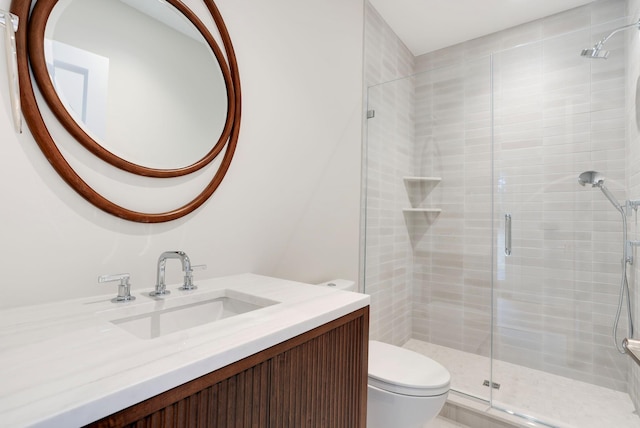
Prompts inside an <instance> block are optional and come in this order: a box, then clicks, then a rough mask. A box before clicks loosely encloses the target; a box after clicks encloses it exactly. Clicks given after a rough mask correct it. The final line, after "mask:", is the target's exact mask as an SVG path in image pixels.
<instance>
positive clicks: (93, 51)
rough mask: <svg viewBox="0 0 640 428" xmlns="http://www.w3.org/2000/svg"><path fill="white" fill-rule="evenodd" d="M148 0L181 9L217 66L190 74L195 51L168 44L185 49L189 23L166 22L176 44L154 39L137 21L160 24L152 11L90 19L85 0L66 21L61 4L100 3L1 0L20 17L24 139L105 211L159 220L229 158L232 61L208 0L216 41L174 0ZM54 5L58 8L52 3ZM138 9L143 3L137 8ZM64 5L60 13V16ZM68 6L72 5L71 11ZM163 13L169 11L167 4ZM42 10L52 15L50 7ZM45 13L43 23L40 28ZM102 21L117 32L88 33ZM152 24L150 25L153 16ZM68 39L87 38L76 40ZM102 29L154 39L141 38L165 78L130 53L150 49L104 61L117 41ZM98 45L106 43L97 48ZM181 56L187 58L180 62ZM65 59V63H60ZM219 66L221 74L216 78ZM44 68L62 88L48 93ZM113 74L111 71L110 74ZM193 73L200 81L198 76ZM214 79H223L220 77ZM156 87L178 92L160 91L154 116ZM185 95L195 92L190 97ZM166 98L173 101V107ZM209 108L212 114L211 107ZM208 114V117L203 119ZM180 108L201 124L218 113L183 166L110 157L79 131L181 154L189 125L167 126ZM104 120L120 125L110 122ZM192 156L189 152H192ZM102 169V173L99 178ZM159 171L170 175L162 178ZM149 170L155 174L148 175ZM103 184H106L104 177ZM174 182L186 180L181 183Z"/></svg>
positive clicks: (213, 181)
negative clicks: (203, 145)
mask: <svg viewBox="0 0 640 428" xmlns="http://www.w3.org/2000/svg"><path fill="white" fill-rule="evenodd" d="M104 1H106V3H109V4H110V5H112V6H114V4H116V3H118V2H120V3H122V4H121V5H120V4H118V6H117V7H116V9H117V8H120V7H121V6H122V7H128V6H126V4H131V5H136V6H138V5H141V4H143V2H145V1H147V0H108V1H107V0H104ZM153 1H154V2H155V1H156V0H153ZM157 1H158V2H160V3H162V4H164V5H165V7H168V8H170V10H173V9H171V8H174V9H175V10H177V11H179V12H180V14H181V15H178V16H182V17H184V18H186V19H187V21H189V23H191V25H192V26H193V27H195V28H196V29H197V32H198V33H199V34H200V35H201V36H202V37H203V39H204V40H205V41H206V44H207V45H208V47H209V49H210V51H209V55H208V57H209V59H210V57H211V55H210V53H211V52H213V55H214V57H215V59H216V61H217V64H218V67H219V68H218V67H215V66H214V67H213V68H214V69H213V70H211V68H210V69H209V71H208V72H207V71H206V70H205V72H204V73H203V74H193V73H194V70H192V69H193V68H200V67H201V64H200V63H196V62H195V61H200V60H202V58H199V59H198V60H195V59H193V58H192V57H189V58H188V59H185V60H183V59H180V58H181V57H179V56H176V55H174V54H175V51H176V50H185V51H186V50H191V49H194V50H195V49H196V48H195V46H196V45H199V44H201V43H199V42H198V43H194V41H193V37H192V36H191V35H189V34H190V33H191V30H187V31H186V32H185V31H184V30H181V31H176V27H177V26H178V24H177V21H176V22H174V23H172V24H171V25H169V27H171V28H172V30H171V31H173V33H172V34H173V36H172V38H181V39H183V40H184V39H185V38H189V39H191V40H190V41H189V42H188V43H187V45H179V46H180V47H177V46H178V45H176V44H175V43H174V42H173V41H171V40H164V41H163V40H161V41H160V42H158V40H156V39H158V38H159V37H161V36H158V35H157V34H152V33H151V31H150V30H149V29H148V25H147V24H149V23H148V22H147V21H149V20H150V19H151V18H149V17H150V16H152V17H153V20H155V21H158V22H163V23H164V22H165V21H164V18H161V17H159V16H157V15H155V14H152V15H147V16H146V18H144V19H146V20H147V21H144V22H145V23H141V22H140V21H138V20H134V19H132V16H133V15H141V14H142V13H141V11H140V8H139V7H136V8H132V7H129V9H128V12H127V13H126V15H125V16H122V15H119V14H116V13H113V11H114V9H105V10H103V14H102V15H101V16H100V18H99V19H98V20H97V21H95V20H93V21H92V20H89V19H88V16H89V15H90V14H91V13H90V12H93V11H95V10H94V7H89V10H83V9H80V15H81V16H82V19H80V20H79V19H77V16H76V17H75V21H76V23H77V25H78V27H75V28H74V27H70V28H66V27H65V25H64V24H63V23H64V22H66V20H71V18H73V17H74V13H73V12H69V10H68V9H69V8H72V7H75V6H77V7H82V6H85V5H89V4H91V5H94V6H95V7H96V8H97V7H99V6H97V5H100V4H102V5H104V4H106V3H100V2H99V1H98V0H74V1H73V2H71V1H69V0H36V1H33V0H11V11H12V13H15V14H16V15H17V16H18V17H20V19H21V20H22V21H21V22H23V23H24V24H26V25H24V24H23V25H20V26H19V28H18V32H17V34H16V46H17V60H18V75H19V80H20V99H21V101H22V106H23V109H22V110H23V113H24V118H25V121H26V122H27V124H28V125H29V129H30V130H31V134H32V135H33V138H34V139H35V141H36V142H37V143H38V146H39V147H40V150H41V151H42V153H43V155H44V156H45V157H46V158H47V160H48V161H49V163H50V164H51V166H52V167H53V168H54V169H55V170H56V172H57V173H58V174H59V175H60V177H61V178H62V179H63V180H64V181H65V182H66V183H67V184H68V185H69V186H71V187H72V188H73V189H74V190H75V191H76V192H77V193H78V194H79V195H81V196H82V197H83V198H84V199H86V200H87V201H88V202H90V203H91V204H93V205H94V206H96V207H98V208H99V209H101V210H103V211H104V212H106V213H109V214H111V215H114V216H117V217H120V218H123V219H126V220H129V221H135V222H140V223H160V222H167V221H171V220H176V219H179V218H181V217H184V216H186V215H187V214H189V213H192V212H193V211H195V210H196V209H198V208H199V207H201V206H202V205H203V204H204V203H205V202H206V201H207V200H208V199H209V198H210V197H211V195H213V193H214V192H215V191H216V189H217V188H218V186H220V183H221V182H222V180H223V179H224V177H225V175H226V173H227V171H228V170H229V167H230V165H231V161H232V159H233V155H234V153H235V150H236V146H237V143H238V135H239V132H240V121H241V115H242V114H241V113H242V105H241V104H242V103H241V101H242V96H241V89H240V77H239V72H238V63H237V61H236V57H235V52H234V48H233V44H232V42H231V37H230V36H229V32H228V31H227V27H226V25H225V23H224V20H223V18H222V15H221V14H220V11H219V10H218V8H217V6H216V4H215V2H214V1H213V0H202V3H203V5H204V6H205V7H206V10H207V11H208V12H209V13H210V15H211V16H210V18H212V21H210V22H211V23H212V24H213V25H215V31H214V32H215V33H216V35H217V37H218V38H219V40H220V41H221V43H222V48H223V49H221V47H220V46H219V45H218V43H217V42H216V36H214V35H213V34H211V32H210V31H209V28H208V27H207V26H206V25H205V24H204V23H203V22H202V21H201V20H200V18H198V16H197V15H196V14H195V13H194V12H193V11H192V10H191V9H189V8H188V7H187V6H186V5H185V4H184V3H183V2H182V1H181V0H157ZM125 2H126V4H125ZM76 3H77V4H76ZM57 6H60V7H59V8H57ZM114 7H115V6H114ZM54 9H55V10H54ZM72 10H73V9H72ZM144 10H145V11H147V10H148V9H147V8H144ZM68 13H69V15H68V16H65V15H67V14H68ZM75 13H76V14H78V12H77V11H76V12H75ZM172 13H174V14H175V11H174V12H172ZM52 14H53V16H51V15H52ZM129 15H131V16H129ZM50 18H51V20H52V23H51V27H50V28H49V26H48V24H49V19H50ZM180 19H183V18H180ZM104 24H108V25H109V26H110V27H113V28H117V29H118V31H117V32H113V33H101V36H99V37H98V36H94V35H93V34H92V31H93V30H94V28H95V27H100V26H101V25H102V26H103V27H106V25H104ZM149 25H150V24H149ZM154 25H158V24H157V23H154ZM165 26H167V25H165ZM187 27H189V25H188V26H187ZM147 30H149V31H147ZM67 31H69V32H71V34H73V37H70V36H69V35H65V32H67ZM165 31H167V29H165ZM58 34H60V36H58ZM123 34H124V36H123ZM58 37H60V38H58ZM45 38H48V39H50V42H47V43H45ZM78 38H80V39H83V38H84V39H87V40H78ZM109 38H112V39H118V40H119V43H120V44H119V45H118V46H126V45H127V44H128V45H137V46H141V45H140V40H138V39H142V40H147V39H149V40H155V41H156V43H155V44H149V45H146V46H147V48H146V49H148V50H150V51H154V52H156V54H157V56H156V61H158V64H159V67H160V69H162V70H164V69H166V70H168V71H169V74H168V75H169V76H172V77H173V79H167V78H166V76H165V75H164V74H163V73H161V72H160V71H159V70H158V69H157V68H156V67H148V66H144V65H142V64H140V63H139V57H146V56H148V54H149V53H150V52H132V51H119V52H118V53H117V54H116V56H117V55H121V56H123V57H126V60H127V61H128V62H129V64H127V65H126V68H125V70H118V69H117V68H116V67H114V64H115V63H116V62H118V61H117V60H116V56H113V55H110V54H109V53H110V52H109V51H116V50H117V49H116V45H115V44H113V43H111V45H110V47H109V45H108V44H107V43H106V39H109ZM91 39H97V40H94V41H96V42H97V44H94V45H91V44H87V43H86V42H89V41H90V40H91ZM104 46H107V47H108V48H106V49H99V48H98V47H104ZM185 46H191V47H185ZM45 50H46V51H48V52H49V53H53V54H55V55H52V56H50V57H49V64H47V60H45ZM79 51H83V53H82V57H83V59H82V60H78V59H75V57H76V56H77V53H78V52H79ZM58 52H60V54H59V55H60V57H59V58H58V57H57V56H56V55H58ZM69 58H72V60H70V59H69ZM78 61H80V65H81V66H82V67H81V68H84V70H78V68H76V67H74V64H76V65H77V63H78ZM186 61H192V62H190V63H185V62H186ZM65 62H66V63H67V64H64V63H65ZM194 63H195V64H196V66H194ZM220 75H221V76H222V79H219V76H220ZM32 76H33V77H34V78H35V81H36V82H37V88H38V89H39V91H40V95H41V98H42V99H44V100H45V101H46V103H43V102H41V101H40V100H39V97H37V96H36V95H37V94H36V86H35V85H33V84H32V80H31V77H32ZM52 76H53V79H54V80H55V82H56V84H58V83H60V85H64V94H62V95H58V93H57V92H56V90H55V88H54V86H53V83H52ZM116 76H119V77H118V78H117V79H116V78H115V77H116ZM134 76H138V77H139V76H141V77H142V80H140V81H138V82H136V83H133V80H132V79H133V77H134ZM212 77H213V78H216V77H218V82H217V83H214V84H213V86H212V87H211V88H213V89H210V87H209V86H208V85H209V81H210V80H211V79H212ZM198 79H200V80H199V81H198ZM220 80H222V82H223V83H220ZM185 81H189V82H187V83H194V82H195V83H196V85H197V86H190V85H188V84H187V85H185V84H184V83H185ZM96 82H98V83H96ZM100 82H102V83H100ZM104 82H106V90H105V88H104V87H102V88H101V87H98V88H93V87H92V88H89V86H90V85H98V86H101V85H102V86H105V83H104ZM159 82H160V83H159ZM180 84H182V85H180ZM118 85H121V86H122V87H123V88H124V89H121V90H120V91H116V92H120V93H124V94H126V99H125V100H122V99H118V100H113V98H114V95H113V91H112V89H113V87H114V86H118ZM221 85H224V89H222V88H221ZM138 86H140V87H143V88H145V87H146V88H152V89H151V91H150V92H149V90H148V91H147V92H137V91H139V89H140V88H138ZM203 88H207V89H205V91H206V92H209V94H212V93H214V94H215V93H218V92H224V97H222V98H223V99H224V101H223V102H218V101H219V99H218V98H216V101H210V100H211V99H209V101H205V100H204V99H203V100H201V99H200V98H201V97H200V96H201V93H202V92H205V91H203ZM139 94H140V95H139ZM165 94H171V96H177V97H182V98H171V96H170V97H168V99H170V100H171V101H169V102H167V103H165V104H164V106H165V107H164V109H170V108H172V107H174V108H173V111H172V113H171V114H169V115H165V116H160V113H162V112H160V111H157V108H156V107H157V105H156V104H157V103H160V101H159V100H160V97H161V96H165ZM143 97H147V98H151V100H152V103H151V104H148V103H143V102H142V101H144V100H143V99H142V98H143ZM89 98H91V100H89ZM61 99H64V101H65V103H66V104H64V105H63V103H62V101H61ZM194 99H195V100H197V101H195V102H194ZM114 102H115V103H118V104H117V105H118V106H119V108H118V110H117V111H114V112H111V111H110V109H111V108H112V107H111V104H112V103H114ZM154 103H156V104H154ZM172 103H173V105H172ZM194 103H195V104H196V106H195V107H192V106H191V105H192V104H194ZM176 106H179V107H178V108H175V107H176ZM47 107H48V110H47ZM119 109H126V111H127V113H126V114H125V115H124V116H126V117H123V115H122V114H119ZM164 109H160V110H164ZM203 110H204V112H203ZM185 112H186V114H185ZM218 112H221V113H220V114H218ZM72 115H73V116H72ZM212 115H215V117H216V118H218V119H214V120H212V117H211V116H212ZM112 116H113V117H112ZM131 116H135V117H133V118H132V117H131ZM181 116H184V117H188V119H189V120H191V121H195V122H200V123H206V124H211V123H212V122H214V121H215V120H221V121H223V122H224V125H223V126H222V128H223V129H222V131H221V132H220V131H219V128H220V125H217V127H216V128H218V129H217V130H216V131H215V132H214V134H216V135H208V139H207V140H208V141H209V143H208V144H207V150H208V152H207V154H206V155H205V157H203V158H201V159H199V160H198V161H197V162H195V163H192V164H191V165H189V166H187V167H182V168H180V167H178V168H169V169H160V168H154V167H147V166H141V165H138V164H135V163H132V162H129V161H127V160H125V159H123V158H120V157H118V156H115V155H114V154H113V153H111V152H110V151H108V150H106V149H105V148H104V147H102V146H101V145H99V144H98V143H97V142H96V141H95V140H94V139H92V138H90V137H89V133H90V134H91V135H93V136H95V138H96V139H100V140H101V141H104V144H105V145H108V146H109V148H110V150H114V151H115V150H120V151H121V152H120V153H125V152H127V151H131V152H132V153H135V152H136V151H137V152H142V151H143V150H142V149H140V148H136V147H135V144H137V143H138V142H139V141H143V142H146V144H147V147H151V148H152V151H153V152H156V151H162V150H165V147H164V146H170V147H169V148H170V149H171V150H173V151H171V152H169V153H170V154H169V155H165V156H169V157H171V158H176V157H179V156H181V155H182V152H183V151H190V149H186V148H185V146H186V145H189V144H188V142H189V141H191V140H192V139H195V138H194V137H193V135H192V132H195V131H194V130H193V129H191V125H192V123H191V122H189V126H187V127H186V128H185V127H183V128H180V129H179V130H177V131H169V125H171V124H172V123H174V122H178V121H180V120H183V119H184V118H183V117H181ZM222 116H226V118H225V119H224V120H222V119H219V118H220V117H222ZM45 117H46V118H47V119H48V120H55V119H57V120H58V121H59V123H54V122H50V125H51V127H49V126H47V123H46V121H45ZM74 118H76V120H77V121H78V122H82V126H80V125H79V124H78V122H76V121H75V120H74ZM149 118H151V119H149ZM132 119H133V120H132ZM112 120H114V121H115V120H126V121H127V122H126V123H127V126H131V127H133V126H134V125H136V126H137V125H140V124H142V126H141V127H139V128H137V129H136V130H129V129H124V128H126V126H125V127H123V126H122V125H119V124H112V123H111V122H112ZM185 123H186V122H185ZM218 123H220V122H218ZM112 126H113V127H119V128H121V129H119V130H117V131H112ZM211 129H212V128H208V130H204V131H202V130H201V131H198V132H200V133H201V134H202V135H205V134H207V133H210V132H212V131H211ZM85 130H86V131H85ZM158 130H160V131H158ZM170 132H173V134H172V135H173V137H171V138H169V139H160V135H166V134H169V133H170ZM112 133H113V134H122V135H125V136H127V137H129V139H128V140H125V141H126V143H125V145H120V146H117V148H112V147H114V146H113V141H120V140H118V139H115V140H113V139H112V135H111V134H112ZM133 134H137V135H139V138H137V139H136V138H131V135H133ZM149 136H150V137H149ZM74 140H75V141H76V142H78V143H80V144H67V142H73V141H74ZM131 146H133V147H131ZM84 149H86V150H84ZM76 150H78V151H79V153H82V155H80V156H74V155H73V152H74V151H76ZM196 151H197V150H196ZM63 153H64V154H63ZM79 153H76V154H79ZM123 156H124V155H123ZM132 156H133V155H132ZM192 156H193V158H198V157H199V156H201V155H200V154H195V155H192ZM143 158H144V159H145V162H148V163H149V164H156V163H158V164H160V163H162V164H163V165H164V164H165V163H163V162H167V160H166V159H163V160H156V158H153V159H151V160H149V159H148V158H147V156H146V154H144V155H143ZM188 162H192V160H185V161H180V162H178V163H175V164H174V165H178V164H180V165H182V164H184V163H188ZM114 167H116V168H114ZM105 177H107V178H108V179H109V180H110V181H109V180H105V179H104V178H105ZM169 177H171V179H169V180H165V179H164V178H169ZM158 178H163V179H162V180H158ZM105 183H109V184H105ZM110 183H113V184H114V185H113V186H111V185H110ZM183 184H185V185H188V186H187V187H183ZM105 186H106V187H105ZM116 187H117V188H116ZM130 189H135V190H136V191H138V194H139V193H140V192H142V193H143V194H144V195H147V193H152V192H153V191H154V190H157V192H156V195H155V197H154V198H152V199H153V201H155V200H157V199H162V200H163V202H164V203H163V204H162V205H161V206H157V205H150V204H149V203H144V201H142V200H138V199H135V203H134V202H131V199H123V196H129V194H130V193H131V192H130ZM185 190H187V192H185ZM140 199H143V198H140Z"/></svg>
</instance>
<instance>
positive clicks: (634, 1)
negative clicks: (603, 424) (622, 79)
mask: <svg viewBox="0 0 640 428" xmlns="http://www.w3.org/2000/svg"><path fill="white" fill-rule="evenodd" d="M628 16H629V19H630V20H631V21H636V20H638V19H639V18H640V0H629V2H628ZM627 43H628V45H627V48H628V49H629V53H632V52H635V54H629V55H627V86H626V93H627V118H626V119H627V120H626V123H627V189H628V193H627V195H628V198H629V199H640V131H639V130H640V55H639V54H638V53H639V52H640V37H639V36H638V32H636V31H631V32H629V33H628V34H627ZM630 223H631V228H630V231H631V232H630V234H629V237H630V238H631V239H633V240H638V239H640V229H639V226H638V223H637V221H636V217H634V218H633V219H632V220H631V222H630ZM634 256H635V257H636V260H637V258H638V257H639V256H640V253H638V250H637V249H636V251H635V253H634ZM639 280H640V263H637V262H636V263H634V265H633V268H632V269H631V275H630V278H629V284H630V286H631V287H630V288H631V296H632V301H633V305H634V306H633V307H634V320H635V327H636V329H638V328H639V327H640V324H639V322H640V321H639V320H640V286H639V285H638V281H639ZM635 337H636V338H639V337H640V335H639V334H638V330H636V333H635ZM628 365H629V395H630V396H631V400H632V401H633V403H634V405H635V407H636V412H638V413H639V414H640V366H639V365H637V364H635V363H634V362H633V361H631V359H630V358H629V362H628Z"/></svg>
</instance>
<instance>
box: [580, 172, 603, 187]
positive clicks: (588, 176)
mask: <svg viewBox="0 0 640 428" xmlns="http://www.w3.org/2000/svg"><path fill="white" fill-rule="evenodd" d="M578 183H580V185H581V186H584V185H587V184H591V187H597V186H599V185H600V184H601V183H604V176H602V174H600V173H599V172H597V171H585V172H583V173H582V174H580V176H579V177H578Z"/></svg>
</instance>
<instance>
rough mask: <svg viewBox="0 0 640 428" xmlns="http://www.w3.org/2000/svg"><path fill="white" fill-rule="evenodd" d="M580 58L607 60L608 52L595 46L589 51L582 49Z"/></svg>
mask: <svg viewBox="0 0 640 428" xmlns="http://www.w3.org/2000/svg"><path fill="white" fill-rule="evenodd" d="M580 56H584V57H586V58H592V59H607V58H608V57H609V51H605V50H603V49H602V46H600V47H598V46H597V45H596V46H594V47H592V48H591V49H582V52H581V53H580Z"/></svg>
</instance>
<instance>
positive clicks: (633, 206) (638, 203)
mask: <svg viewBox="0 0 640 428" xmlns="http://www.w3.org/2000/svg"><path fill="white" fill-rule="evenodd" d="M639 207H640V199H632V200H629V201H627V204H626V207H625V208H626V209H627V215H631V210H634V211H636V212H637V211H638V208H639Z"/></svg>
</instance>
